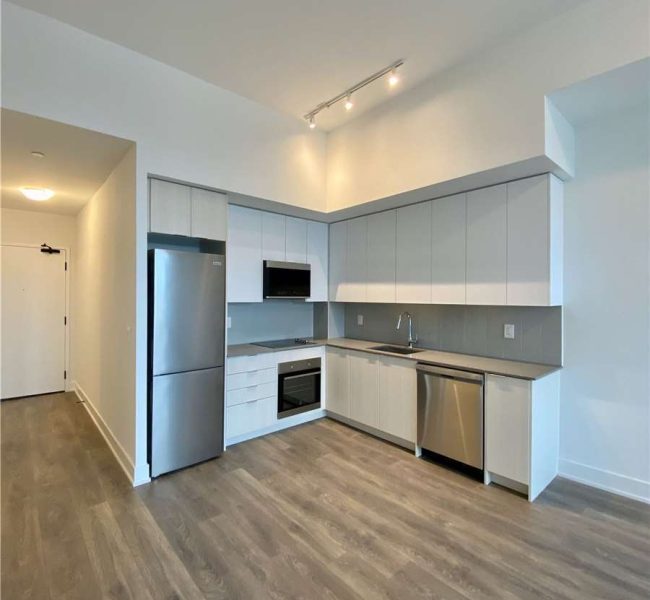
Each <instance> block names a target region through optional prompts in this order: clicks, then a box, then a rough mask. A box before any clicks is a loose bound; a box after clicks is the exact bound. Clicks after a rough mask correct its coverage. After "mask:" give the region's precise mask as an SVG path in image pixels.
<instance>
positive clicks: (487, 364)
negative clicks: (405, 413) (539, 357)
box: [228, 338, 561, 380]
mask: <svg viewBox="0 0 650 600" xmlns="http://www.w3.org/2000/svg"><path fill="white" fill-rule="evenodd" d="M313 342H314V345H312V346H307V347H308V348H313V347H314V346H332V347H335V348H344V349H346V350H357V351H359V352H368V353H371V354H379V355H383V356H392V357H399V358H404V359H406V360H412V361H414V362H425V363H430V364H433V365H440V366H443V367H451V368H455V369H466V370H468V371H474V372H477V373H491V374H494V375H505V376H506V377H517V378H518V379H529V380H535V379H540V378H542V377H545V376H546V375H550V374H551V373H554V372H555V371H557V370H559V369H561V367H558V366H555V365H542V364H537V363H527V362H519V361H515V360H503V359H500V358H488V357H485V356H473V355H471V354H456V353H453V352H440V351H438V350H427V349H423V351H422V352H417V353H415V354H407V355H398V354H392V353H390V352H379V351H377V350H371V349H370V348H372V347H373V346H379V345H381V344H382V342H368V341H365V340H353V339H350V338H334V339H329V340H313ZM298 348H299V347H298ZM291 349H292V350H294V349H297V348H296V347H293V348H291ZM280 350H286V348H263V347H261V346H255V345H254V344H237V345H234V346H228V356H229V357H233V356H254V355H256V354H265V353H268V352H278V351H280Z"/></svg>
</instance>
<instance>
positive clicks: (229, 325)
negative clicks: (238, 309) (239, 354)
mask: <svg viewBox="0 0 650 600" xmlns="http://www.w3.org/2000/svg"><path fill="white" fill-rule="evenodd" d="M226 324H227V326H228V329H230V328H231V327H232V317H228V318H227V319H226Z"/></svg>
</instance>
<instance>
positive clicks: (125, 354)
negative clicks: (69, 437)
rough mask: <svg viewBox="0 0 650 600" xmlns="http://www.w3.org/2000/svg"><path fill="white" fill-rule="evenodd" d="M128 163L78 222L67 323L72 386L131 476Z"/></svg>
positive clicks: (132, 200)
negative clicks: (73, 383)
mask: <svg viewBox="0 0 650 600" xmlns="http://www.w3.org/2000/svg"><path fill="white" fill-rule="evenodd" d="M135 159H136V151H135V148H132V149H131V150H129V151H128V152H127V154H126V155H125V156H124V158H123V159H122V161H121V162H120V163H119V164H118V165H117V166H116V167H115V169H114V170H113V172H112V173H111V175H110V176H109V177H108V179H107V180H106V182H105V183H104V184H103V185H102V187H101V188H100V189H99V190H98V191H97V192H96V193H95V195H94V196H93V197H92V198H91V199H90V200H89V201H88V203H87V204H86V206H85V207H84V208H83V209H82V210H81V212H80V213H79V215H78V216H77V251H76V256H75V259H74V268H75V277H74V279H73V286H72V297H73V312H72V314H73V318H72V319H71V326H72V327H71V334H72V343H71V362H72V373H73V377H74V381H75V385H76V386H77V387H78V388H79V389H80V391H81V395H82V396H83V397H85V398H86V399H87V401H88V402H89V403H90V404H91V407H92V410H91V413H94V415H95V417H96V419H97V420H98V421H99V422H100V428H101V426H103V425H104V424H105V426H106V427H107V428H108V430H110V432H108V435H107V437H108V438H109V442H111V443H112V444H113V446H114V449H116V454H117V455H118V458H119V459H120V460H121V462H122V464H123V466H124V467H125V469H126V470H127V472H129V475H130V476H131V477H137V476H138V474H137V473H135V476H134V471H135V466H134V465H135V458H136V440H135V427H136V422H135V421H136V419H135V417H136V399H135V398H136V395H135V386H136V361H135V319H136V292H135V290H136V265H135V260H134V258H135V245H136V230H135V212H136V197H135V190H136V185H135V180H136V161H135ZM97 417H98V418H97ZM104 433H107V432H106V431H104Z"/></svg>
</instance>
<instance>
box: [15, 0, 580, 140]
mask: <svg viewBox="0 0 650 600" xmlns="http://www.w3.org/2000/svg"><path fill="white" fill-rule="evenodd" d="M582 1H584V0H328V1H323V0H300V1H297V0H273V1H269V0H237V1H233V0H210V1H206V0H184V1H182V2H180V1H179V0H111V1H110V2H107V1H106V0H84V1H83V2H79V0H57V1H56V2H52V1H51V0H14V3H15V4H19V5H21V6H23V7H26V8H30V9H33V10H36V11H38V12H41V13H43V14H46V15H48V16H51V17H53V18H55V19H58V20H60V21H64V22H66V23H69V24H71V25H74V26H75V27H78V28H80V29H84V30H86V31H88V32H90V33H93V34H95V35H98V36H100V37H102V38H105V39H107V40H111V41H113V42H115V43H118V44H121V45H123V46H126V47H128V48H131V49H133V50H136V51H138V52H140V53H142V54H145V55H148V56H151V57H153V58H155V59H157V60H160V61H162V62H164V63H167V64H169V65H172V66H175V67H177V68H179V69H182V70H183V71H186V72H188V73H191V74H193V75H195V76H197V77H200V78H202V79H204V80H206V81H210V82H212V83H215V84H216V85H219V86H221V87H223V88H226V89H229V90H232V91H233V92H236V93H238V94H240V95H242V96H246V97H248V98H251V99H253V100H256V101H258V102H260V103H262V104H266V105H268V106H271V107H274V108H276V109H278V110H279V111H282V112H284V113H288V114H291V115H294V116H296V117H302V115H303V114H304V113H306V112H307V111H308V110H310V109H311V108H313V107H314V106H316V105H317V104H319V103H320V102H322V101H324V100H327V99H329V98H330V97H332V96H334V95H336V94H338V93H340V92H342V91H343V90H345V89H346V88H348V87H350V86H351V85H353V84H354V83H356V82H358V81H360V80H361V79H364V78H365V77H367V76H368V75H370V74H371V73H373V72H375V71H378V70H379V69H381V68H382V67H384V66H386V65H388V64H390V63H391V62H393V61H395V60H397V59H399V58H404V59H406V64H405V65H404V67H403V68H402V74H403V80H402V84H401V85H400V86H398V88H397V89H395V90H391V91H390V92H389V91H388V90H387V89H386V85H385V83H383V82H377V83H375V84H374V85H373V86H372V90H366V91H364V92H362V93H360V94H359V96H358V98H357V100H356V105H355V108H354V109H353V110H352V111H350V113H346V111H345V110H344V108H343V106H341V105H337V106H335V107H332V108H330V109H329V110H328V111H327V113H326V114H325V113H323V114H322V117H321V118H320V119H319V122H318V125H319V128H321V129H325V130H330V129H332V128H334V127H337V126H339V125H342V124H343V123H345V122H347V121H348V120H349V119H351V118H354V116H355V115H359V114H361V113H362V112H363V111H365V110H367V109H368V108H370V107H372V106H374V105H376V104H379V103H381V102H383V101H385V100H386V99H387V98H389V97H390V96H391V95H393V94H396V93H400V91H401V90H404V89H408V88H409V87H412V86H414V85H416V84H418V83H419V82H421V81H423V80H425V79H428V78H430V77H432V76H434V75H435V74H436V73H439V72H441V71H443V70H445V69H447V68H449V67H451V66H453V65H455V64H457V63H458V62H461V61H463V60H466V59H468V58H470V57H471V56H473V55H476V54H477V53H480V52H481V51H484V50H485V49H486V48H487V47H489V46H493V45H496V44H498V43H501V42H503V41H506V40H507V39H508V38H510V37H511V36H513V35H514V34H516V33H519V32H520V31H521V30H523V29H526V28H528V27H531V26H533V25H534V24H536V23H538V22H539V21H542V20H545V19H548V18H551V17H553V16H555V15H558V14H560V13H562V12H563V11H565V10H568V9H570V8H572V7H574V6H576V5H577V4H579V3H580V2H582Z"/></svg>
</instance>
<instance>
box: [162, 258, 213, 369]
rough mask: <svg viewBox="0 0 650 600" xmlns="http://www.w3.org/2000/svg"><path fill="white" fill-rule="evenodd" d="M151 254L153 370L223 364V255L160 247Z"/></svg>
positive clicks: (203, 367) (207, 366)
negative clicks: (178, 250)
mask: <svg viewBox="0 0 650 600" xmlns="http://www.w3.org/2000/svg"><path fill="white" fill-rule="evenodd" d="M150 254H151V265H150V268H151V269H152V274H153V281H152V284H153V329H152V331H153V338H152V339H151V340H150V343H151V344H153V364H152V369H153V375H154V376H155V375H164V374H166V373H180V372H184V371H195V370H198V369H207V368H210V367H221V366H223V361H224V321H225V259H224V257H223V256H220V255H217V254H201V253H198V252H177V251H174V250H162V249H156V250H150Z"/></svg>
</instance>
